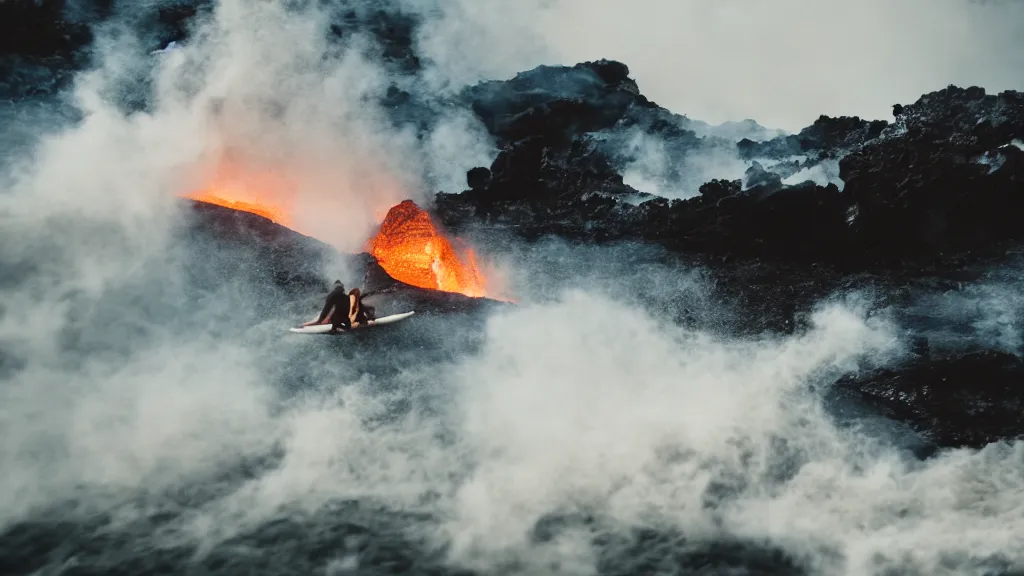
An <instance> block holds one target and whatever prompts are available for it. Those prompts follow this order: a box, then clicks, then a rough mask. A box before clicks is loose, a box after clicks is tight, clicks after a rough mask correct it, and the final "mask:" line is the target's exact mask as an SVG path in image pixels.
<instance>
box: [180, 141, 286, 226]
mask: <svg viewBox="0 0 1024 576" xmlns="http://www.w3.org/2000/svg"><path fill="white" fill-rule="evenodd" d="M294 196H295V190H294V187H293V186H292V185H291V184H290V183H289V182H288V181H287V180H286V179H285V178H283V177H281V176H279V175H278V174H276V173H275V172H272V171H269V170H263V171H257V170H253V169H251V168H247V167H243V164H241V163H238V162H235V161H233V160H232V159H230V158H224V159H223V160H222V161H221V162H220V164H219V165H218V166H217V170H216V172H214V174H213V176H212V178H211V179H210V183H209V185H207V186H205V187H204V188H202V189H201V190H197V191H195V192H191V193H189V194H185V195H184V197H185V198H188V199H190V200H197V201H199V202H206V203H209V204H216V205H217V206H223V207H225V208H231V209H233V210H240V211H242V212H251V213H253V214H257V215H259V216H263V217H264V218H267V219H269V220H271V221H273V222H276V223H277V224H280V225H282V226H287V227H289V228H290V227H292V226H293V224H294V223H293V221H292V217H291V213H292V202H291V200H292V199H293V198H294Z"/></svg>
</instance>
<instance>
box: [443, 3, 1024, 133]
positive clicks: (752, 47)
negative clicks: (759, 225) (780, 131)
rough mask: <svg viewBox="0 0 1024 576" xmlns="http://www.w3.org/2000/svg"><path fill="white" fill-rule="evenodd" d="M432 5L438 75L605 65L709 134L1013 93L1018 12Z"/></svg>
mask: <svg viewBox="0 0 1024 576" xmlns="http://www.w3.org/2000/svg"><path fill="white" fill-rule="evenodd" d="M439 4H440V5H441V6H447V8H445V10H446V11H447V12H448V14H449V18H448V20H449V21H448V22H447V23H446V25H439V26H441V31H443V32H444V33H443V35H442V37H443V38H445V40H446V41H445V42H444V44H446V45H447V46H451V47H454V46H458V49H453V48H449V50H450V52H447V53H446V54H445V56H446V57H447V58H448V59H449V60H450V62H449V63H448V66H450V67H452V68H453V69H454V68H456V67H461V70H462V71H463V73H464V74H472V73H482V74H485V75H497V76H498V77H502V76H507V75H512V74H514V73H515V72H516V71H519V70H523V69H526V68H529V67H531V66H534V65H536V64H538V63H542V62H544V63H550V64H572V63H575V62H579V61H585V60H595V59H599V58H613V59H617V60H621V61H623V62H625V63H626V64H628V65H629V67H630V69H631V71H632V75H633V77H634V78H635V79H636V80H637V82H638V83H639V84H640V88H641V90H642V91H643V92H644V94H646V95H647V96H648V97H650V98H651V99H652V100H654V101H656V102H658V103H659V104H661V105H663V106H666V107H668V108H670V109H672V110H673V111H675V112H679V113H683V114H687V115H689V116H691V117H695V118H700V119H703V120H706V121H709V122H721V121H725V120H740V119H744V118H754V119H756V120H758V121H759V122H761V123H762V124H765V125H769V126H772V127H778V128H784V129H788V130H798V129H799V128H801V127H803V126H806V125H807V124H809V123H811V122H813V120H814V119H815V118H816V117H817V116H818V115H819V114H823V113H824V114H829V115H844V114H845V115H860V116H864V117H870V118H885V119H889V118H891V110H892V108H891V107H892V105H893V104H895V103H909V102H912V101H914V100H916V99H917V98H918V97H919V96H920V95H921V94H923V93H925V92H929V91H932V90H937V89H941V88H944V87H945V86H947V85H948V84H950V83H954V84H958V85H970V84H977V85H982V86H984V87H986V89H988V90H989V91H998V90H1004V89H1011V88H1012V89H1021V88H1024V2H1021V1H1019V0H1006V1H988V2H981V1H971V0H856V1H850V0H842V1H837V0H714V1H712V0H597V1H595V0H517V1H516V2H504V0H445V1H444V2H439ZM456 15H457V16H456ZM435 44H436V45H439V44H441V42H440V40H435Z"/></svg>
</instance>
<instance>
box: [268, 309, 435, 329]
mask: <svg viewBox="0 0 1024 576" xmlns="http://www.w3.org/2000/svg"><path fill="white" fill-rule="evenodd" d="M415 313H416V311H415V310H413V311H412V312H402V313H401V314H392V315H390V316H382V317H380V318H377V319H376V320H370V321H369V322H367V323H366V325H365V326H360V327H358V328H354V330H361V329H363V328H370V327H373V326H383V325H384V324H394V323H395V322H398V321H400V320H405V319H406V318H408V317H409V316H412V315H413V314H415ZM288 331H289V332H294V333H296V334H327V333H328V332H330V331H331V325H330V324H315V325H313V326H304V327H302V328H289V329H288Z"/></svg>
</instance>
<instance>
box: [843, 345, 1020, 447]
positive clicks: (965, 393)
mask: <svg viewBox="0 0 1024 576" xmlns="http://www.w3.org/2000/svg"><path fill="white" fill-rule="evenodd" d="M835 386H836V390H834V391H833V392H832V393H833V395H835V394H851V395H855V396H857V397H858V398H859V399H860V400H862V401H865V402H867V403H868V404H870V405H872V406H874V407H875V408H876V409H878V410H879V411H880V412H881V413H883V414H885V415H886V416H889V417H891V418H894V419H897V420H901V421H904V422H908V423H910V424H911V426H912V427H913V428H915V429H916V430H917V431H919V433H920V434H921V435H922V436H923V437H924V438H925V439H926V440H928V441H930V442H932V443H934V444H935V445H937V446H940V447H965V446H966V447H973V448H980V447H982V446H984V445H986V444H989V443H991V442H995V441H997V440H1004V439H1014V438H1024V360H1022V359H1021V358H1020V357H1018V356H1014V355H1010V354H1006V353H999V352H991V351H984V352H971V353H964V354H958V355H954V356H951V357H947V358H939V359H930V358H928V357H927V356H923V357H918V358H916V359H914V360H912V361H910V362H909V363H907V364H906V365H905V366H902V367H900V368H896V369H887V370H881V371H878V372H875V373H872V374H870V375H867V376H862V377H848V378H844V379H842V380H840V381H839V382H837V383H836V385H835Z"/></svg>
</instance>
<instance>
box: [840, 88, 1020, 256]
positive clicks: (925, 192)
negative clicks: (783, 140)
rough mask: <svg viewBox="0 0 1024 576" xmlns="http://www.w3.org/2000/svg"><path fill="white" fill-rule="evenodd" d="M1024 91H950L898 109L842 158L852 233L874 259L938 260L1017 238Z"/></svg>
mask: <svg viewBox="0 0 1024 576" xmlns="http://www.w3.org/2000/svg"><path fill="white" fill-rule="evenodd" d="M1022 138H1024V94H1022V93H1020V92H1003V93H1001V94H999V95H986V94H985V91H984V90H983V89H981V88H976V87H975V88H967V89H962V88H956V87H952V86H951V87H949V88H947V89H945V90H941V91H938V92H933V93H931V94H926V95H924V96H922V97H921V99H920V100H918V101H917V102H916V103H914V104H911V105H908V106H905V107H903V109H902V111H901V114H900V115H899V118H898V119H897V122H896V123H895V124H894V125H893V126H892V127H891V128H889V129H888V130H886V131H885V132H884V133H883V135H882V136H881V137H879V138H877V139H875V140H874V141H872V142H870V143H868V144H867V145H865V146H864V147H863V148H861V149H860V150H858V151H857V152H855V153H853V154H851V155H849V156H847V157H846V158H844V159H843V160H842V161H841V162H840V170H841V172H840V175H841V177H842V178H843V180H844V181H845V182H846V190H845V191H846V193H847V194H849V196H850V198H851V201H852V203H853V209H854V210H855V211H856V218H855V219H854V220H853V232H854V234H855V236H856V238H857V240H858V241H859V242H860V243H861V244H862V245H863V246H864V247H865V249H866V250H868V251H870V252H872V253H873V254H874V255H875V257H876V258H882V259H885V260H887V261H893V260H898V259H905V258H914V259H924V260H929V259H934V258H936V257H938V256H939V255H941V254H947V253H963V252H967V251H973V250H985V249H989V248H992V247H993V246H996V247H998V246H999V245H1000V244H1001V243H1002V242H1004V241H1008V240H1019V239H1021V238H1022V231H1021V228H1020V226H1019V218H1018V216H1017V215H1018V214H1019V213H1020V211H1021V209H1022V208H1024V150H1021V149H1020V147H1019V146H1017V145H1014V144H1013V142H1014V140H1019V139H1022Z"/></svg>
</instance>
